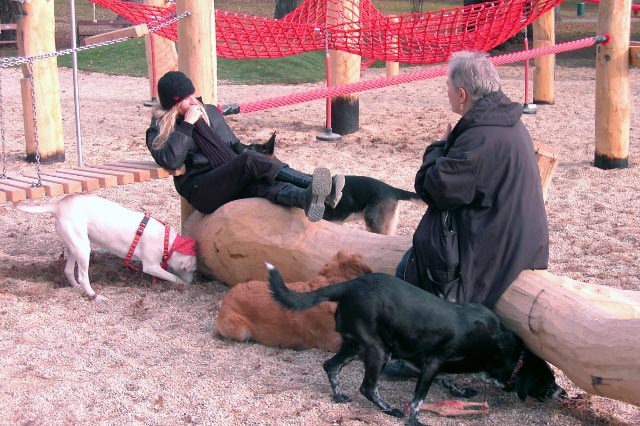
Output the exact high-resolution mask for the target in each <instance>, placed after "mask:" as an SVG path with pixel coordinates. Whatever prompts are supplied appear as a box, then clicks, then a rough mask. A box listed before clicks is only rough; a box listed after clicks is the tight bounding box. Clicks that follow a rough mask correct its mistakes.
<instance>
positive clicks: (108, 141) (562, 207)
mask: <svg viewBox="0 0 640 426" xmlns="http://www.w3.org/2000/svg"><path fill="white" fill-rule="evenodd" d="M500 72H501V74H502V76H503V80H504V85H505V92H506V93H507V94H508V95H510V96H511V97H512V98H513V99H515V100H518V101H522V100H523V90H524V83H523V67H522V66H518V67H502V68H501V69H500ZM380 75H381V74H380V71H377V70H369V71H367V72H366V73H365V75H364V77H363V78H373V77H378V76H380ZM0 78H1V81H2V91H3V96H2V100H1V101H2V108H3V116H4V120H3V125H4V127H5V141H4V146H5V152H6V164H5V166H4V167H5V168H6V173H7V174H9V175H12V174H13V175H16V174H21V173H28V172H34V171H35V166H34V165H33V164H29V163H26V162H24V157H25V148H24V146H25V145H24V130H23V121H22V106H21V101H20V89H19V81H18V80H19V78H20V72H19V70H18V69H6V68H2V69H0ZM556 81H557V82H556V103H555V105H551V106H540V107H539V108H538V113H537V114H536V115H528V116H525V117H524V121H525V123H526V125H527V126H528V128H529V129H530V131H531V133H532V135H533V137H534V139H535V140H537V141H540V142H543V143H545V144H548V145H550V146H551V147H553V149H555V150H556V152H557V154H558V155H559V156H560V158H561V160H562V163H561V164H560V166H559V168H558V170H557V172H556V175H555V177H554V179H553V184H552V186H551V190H550V193H549V200H548V203H547V212H548V216H549V223H550V231H551V260H550V270H551V272H554V273H556V274H559V275H564V276H567V277H570V278H573V279H577V280H581V281H584V282H588V283H597V284H604V285H608V286H612V287H616V288H622V289H630V290H640V271H639V269H638V268H639V266H638V265H639V264H640V222H639V221H638V216H640V167H639V166H638V165H639V163H638V158H639V157H640V84H638V82H640V70H638V69H635V70H632V76H631V81H632V88H631V90H632V95H631V101H632V103H633V104H632V116H631V138H630V147H629V159H630V167H629V168H626V169H620V170H610V171H605V170H600V169H597V168H594V167H593V166H592V161H593V157H594V149H595V142H594V123H595V118H594V114H595V112H594V109H595V107H594V105H595V72H594V70H593V69H590V68H558V69H557V71H556ZM79 82H80V87H79V92H80V98H81V105H80V115H81V134H82V144H83V148H82V149H83V158H84V163H85V165H91V164H98V163H104V162H108V161H112V160H122V159H144V160H149V159H151V157H150V156H149V154H148V153H147V150H146V148H145V146H144V142H143V135H144V131H145V129H146V127H147V125H148V122H149V116H150V110H149V108H146V107H144V106H143V101H146V100H148V99H149V86H148V82H147V80H146V79H142V78H131V77H113V76H106V75H101V74H91V73H84V72H80V74H79ZM60 84H61V87H62V95H61V97H62V105H63V125H64V132H65V150H66V159H67V160H66V161H65V163H64V164H59V163H58V164H55V165H47V166H43V169H45V170H50V169H59V168H63V167H65V168H68V167H74V166H76V165H77V154H76V149H77V148H76V137H75V124H74V104H73V88H72V76H71V72H70V71H69V70H67V69H61V70H60ZM321 85H322V84H309V85H299V86H275V85H271V86H239V85H229V84H225V83H224V82H221V83H220V85H219V101H220V103H227V102H239V103H243V102H249V101H256V100H260V99H265V98H268V97H272V96H279V95H283V94H287V93H297V92H300V91H304V90H308V89H311V88H316V87H320V86H321ZM324 105H325V103H324V101H314V102H310V103H304V104H298V105H291V106H287V107H281V108H276V109H271V110H266V111H262V112H256V113H251V114H240V115H237V116H231V117H229V122H230V124H231V126H232V127H233V129H234V130H235V131H236V133H237V135H238V136H239V137H240V138H241V139H242V140H243V141H245V142H258V141H265V140H266V139H267V138H268V136H269V135H270V133H271V132H272V131H273V130H277V131H278V133H279V144H278V146H277V153H278V155H279V157H280V158H282V159H283V160H285V161H287V162H289V163H290V164H291V165H292V166H294V167H297V168H299V169H301V170H304V171H311V170H312V169H313V167H314V166H316V165H327V166H329V167H330V168H331V169H332V171H334V172H341V173H346V174H363V175H369V176H372V177H375V178H378V179H381V180H384V181H386V182H388V183H390V184H393V185H395V186H398V187H402V188H405V189H411V188H412V185H413V177H414V174H415V172H416V170H417V168H418V166H419V164H420V158H421V155H422V152H423V150H424V148H425V146H426V145H427V144H428V143H429V142H430V141H432V140H434V138H435V137H436V135H437V134H439V132H440V131H441V130H442V129H443V128H444V127H445V126H446V124H447V123H454V122H455V120H456V116H455V115H454V114H453V113H451V112H449V111H448V104H447V98H446V92H445V81H444V78H436V79H432V80H426V81H421V82H416V83H412V84H407V85H404V86H392V87H388V88H384V89H377V90H372V91H368V92H364V93H362V94H361V95H360V126H361V129H360V130H359V131H358V132H356V133H354V134H352V135H348V136H345V137H343V139H342V140H341V141H340V142H337V143H325V142H318V141H316V139H315V136H316V135H317V134H319V133H321V132H322V131H323V129H324V124H325V115H324ZM96 193H97V194H98V195H100V196H103V197H106V198H108V199H111V200H114V201H116V202H119V203H121V204H123V205H125V206H127V207H129V208H132V209H136V210H140V211H149V212H150V213H151V214H152V215H153V216H155V217H157V218H159V219H163V220H166V221H168V222H169V223H170V224H173V225H176V226H178V225H179V223H180V203H179V199H178V197H177V195H176V193H175V191H174V189H173V185H172V182H171V180H170V179H161V180H154V181H151V182H147V183H142V184H133V185H126V186H120V187H116V188H111V189H103V190H98V191H96ZM45 201H50V200H45ZM39 202H43V201H39ZM423 213H424V212H423V210H422V209H421V208H419V207H417V206H414V205H412V204H409V203H407V204H406V205H403V206H402V214H401V217H400V226H399V231H398V232H399V233H400V234H404V235H411V234H412V232H413V229H414V228H415V226H416V225H417V223H418V221H419V219H420V217H421V216H422V214H423ZM0 217H1V218H2V220H1V221H0V353H1V354H2V356H1V357H0V407H1V408H0V413H1V414H0V424H1V425H27V424H29V425H44V424H47V425H48V424H52V425H67V424H100V425H122V424H140V425H142V424H145V425H169V424H172V425H174V424H203V425H314V426H315V425H323V424H327V425H364V424H375V425H398V424H401V421H400V420H398V419H394V418H391V417H388V416H385V415H384V414H381V413H380V412H379V411H378V410H377V409H375V407H374V406H373V405H372V404H371V403H369V402H368V401H367V400H365V398H364V397H362V396H361V395H360V394H359V393H358V387H359V383H360V380H361V377H362V367H361V364H360V363H357V362H355V363H352V364H351V365H350V366H348V367H347V368H346V369H345V371H344V372H343V374H342V378H343V381H344V389H345V390H346V391H347V392H348V393H350V394H351V395H352V397H353V401H352V402H350V403H347V404H342V405H339V404H335V403H333V402H331V400H330V396H329V395H330V388H329V384H328V382H327V379H326V377H325V374H324V372H323V371H322V368H321V364H322V362H323V361H324V360H325V359H326V358H328V356H329V354H328V353H325V352H322V351H319V350H309V351H292V350H283V349H279V348H270V347H264V346H261V345H257V344H252V343H238V342H231V341H224V340H221V339H219V338H217V337H215V336H213V335H212V324H213V322H214V321H215V318H216V313H217V311H218V308H219V306H220V303H221V300H222V297H223V296H224V294H225V292H226V290H227V288H226V287H225V285H223V284H221V283H219V282H215V281H211V280H209V279H208V278H206V277H204V276H202V275H200V276H198V278H197V280H196V284H195V285H193V286H189V287H187V288H184V289H178V288H174V287H171V286H170V285H168V284H162V283H160V284H156V285H152V284H151V279H150V278H149V277H148V276H144V275H141V274H138V273H135V272H133V271H130V270H127V269H126V268H125V267H124V265H123V263H122V261H121V260H119V259H117V258H115V257H114V256H112V255H110V254H109V253H105V252H104V251H100V250H94V252H93V254H92V263H91V266H90V276H91V280H92V283H93V286H94V288H95V289H96V290H97V291H98V292H99V293H101V294H103V295H105V296H106V297H107V298H108V300H106V301H103V302H95V301H89V300H87V299H86V298H84V297H82V296H81V295H80V293H79V292H78V291H77V290H75V289H72V288H70V287H68V286H67V285H66V280H65V278H64V276H63V274H62V270H61V263H60V261H59V257H60V255H61V253H62V250H63V246H62V242H61V241H60V239H59V237H58V235H57V234H56V232H55V227H54V222H53V219H52V218H51V217H48V216H37V215H29V214H27V213H23V212H20V211H17V210H15V209H14V208H13V207H12V205H11V204H10V203H7V204H5V205H2V206H0ZM347 226H362V225H361V224H356V225H347ZM612 355H613V356H615V354H612ZM557 373H558V381H559V383H560V384H561V385H562V386H564V387H565V388H566V389H567V391H568V392H569V395H570V396H571V398H572V399H571V400H570V401H569V402H568V403H565V404H559V403H547V404H541V403H537V402H536V403H526V404H523V403H522V402H520V401H519V400H518V399H517V397H516V395H514V394H507V393H504V392H502V391H500V390H497V389H495V388H493V387H492V386H490V385H485V384H482V383H480V382H478V381H476V380H475V379H474V378H473V377H471V376H461V377H460V381H461V382H463V383H467V384H470V385H472V386H474V387H476V388H477V389H478V390H479V394H478V396H476V397H475V398H474V400H476V401H488V403H489V405H490V407H491V412H490V414H488V415H483V416H472V417H467V418H456V419H446V418H442V417H438V416H437V415H435V414H430V413H423V414H422V415H421V418H422V419H423V420H424V421H428V422H429V423H430V424H432V425H454V424H455V425H476V424H477V425H479V424H483V425H484V424H496V425H498V424H500V425H503V424H520V425H548V424H553V425H580V424H615V425H621V424H625V425H632V424H640V408H638V407H635V406H632V405H629V404H625V403H621V402H618V401H613V400H610V399H607V398H601V397H597V396H589V395H585V394H584V392H583V391H582V390H580V389H579V388H577V387H576V386H575V385H574V384H573V383H571V382H570V381H569V380H568V379H567V378H566V376H564V374H563V373H562V372H561V371H557ZM414 386H415V382H414V381H411V380H410V381H395V380H388V379H385V380H384V381H383V382H382V384H381V393H382V394H383V395H384V396H385V397H386V398H388V400H389V401H390V402H391V403H392V404H393V405H396V406H401V405H403V404H404V403H405V402H406V401H407V400H408V399H409V398H410V395H411V392H412V389H413V387H414ZM447 397H448V395H447V394H446V393H445V392H444V391H443V390H442V388H441V387H440V386H434V387H433V389H432V391H431V392H430V394H429V396H428V399H429V400H430V401H438V400H441V399H444V398H447Z"/></svg>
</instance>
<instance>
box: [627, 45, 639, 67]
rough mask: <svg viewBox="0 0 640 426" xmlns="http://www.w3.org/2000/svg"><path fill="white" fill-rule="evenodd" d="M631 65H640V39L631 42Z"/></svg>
mask: <svg viewBox="0 0 640 426" xmlns="http://www.w3.org/2000/svg"><path fill="white" fill-rule="evenodd" d="M629 66H632V67H640V41H631V42H630V43H629Z"/></svg>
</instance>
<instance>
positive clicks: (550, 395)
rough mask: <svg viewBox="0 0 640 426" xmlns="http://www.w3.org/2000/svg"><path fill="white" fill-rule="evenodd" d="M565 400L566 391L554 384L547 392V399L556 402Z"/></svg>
mask: <svg viewBox="0 0 640 426" xmlns="http://www.w3.org/2000/svg"><path fill="white" fill-rule="evenodd" d="M565 398H567V391H565V390H564V389H563V388H562V387H560V386H558V385H557V384H556V383H554V384H553V385H552V386H551V387H550V388H549V390H548V391H547V399H552V400H558V399H565Z"/></svg>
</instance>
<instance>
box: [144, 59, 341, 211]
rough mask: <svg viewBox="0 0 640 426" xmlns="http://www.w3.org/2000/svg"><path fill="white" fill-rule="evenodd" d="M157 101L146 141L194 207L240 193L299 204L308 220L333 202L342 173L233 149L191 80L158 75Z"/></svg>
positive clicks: (227, 131)
mask: <svg viewBox="0 0 640 426" xmlns="http://www.w3.org/2000/svg"><path fill="white" fill-rule="evenodd" d="M158 98H159V100H160V104H159V105H158V106H157V107H156V108H155V109H154V112H153V119H152V121H151V125H150V126H149V128H148V129H147V132H146V142H147V147H148V148H149V151H150V152H151V155H152V156H153V158H154V160H155V161H156V163H157V164H158V165H160V166H161V167H164V168H166V169H169V170H176V171H177V172H176V173H175V175H174V178H173V183H174V186H175V188H176V190H177V191H178V193H179V194H180V195H181V196H182V197H184V198H185V199H186V200H187V201H188V202H189V203H190V204H191V205H192V206H193V207H194V208H195V209H196V210H198V211H200V212H201V213H204V214H208V213H212V212H214V211H215V210H216V209H218V208H219V207H221V206H222V205H223V204H225V203H228V202H230V201H233V200H237V199H240V198H249V197H263V198H266V199H268V200H269V201H271V202H274V203H276V204H279V205H282V206H285V207H298V208H301V209H304V212H305V214H306V216H307V218H308V219H309V220H310V221H311V222H317V221H319V220H320V219H322V216H323V214H324V205H325V203H327V204H328V205H330V206H331V207H335V206H336V205H337V204H338V202H339V201H340V197H341V196H342V188H343V187H344V176H342V175H336V176H333V177H331V173H330V172H329V170H328V169H326V168H324V167H319V168H316V169H315V170H314V172H313V175H312V176H309V175H307V174H304V173H301V172H299V171H297V170H294V169H292V168H290V167H289V166H287V165H286V164H284V163H283V162H281V161H280V160H278V159H276V158H275V157H268V156H265V155H263V154H261V153H257V152H255V151H245V152H243V153H241V154H236V153H235V152H234V151H233V150H232V149H231V145H232V144H236V143H238V142H239V140H238V138H237V137H236V135H235V134H234V133H233V131H232V130H231V128H230V127H229V126H228V125H227V123H226V121H225V120H224V117H223V116H222V114H221V113H220V111H219V110H218V108H217V107H215V106H214V105H204V104H203V103H202V102H201V101H200V100H198V99H197V98H196V97H195V87H194V86H193V83H192V82H191V80H190V79H189V78H188V77H187V76H186V75H185V74H184V73H182V72H180V71H169V72H168V73H166V74H165V75H164V76H162V78H160V80H158Z"/></svg>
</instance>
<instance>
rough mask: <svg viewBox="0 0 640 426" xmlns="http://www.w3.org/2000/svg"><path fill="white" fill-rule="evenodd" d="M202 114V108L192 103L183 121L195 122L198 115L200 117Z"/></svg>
mask: <svg viewBox="0 0 640 426" xmlns="http://www.w3.org/2000/svg"><path fill="white" fill-rule="evenodd" d="M203 115H204V110H203V109H202V108H201V107H200V106H198V105H193V106H192V107H191V108H189V110H188V111H187V113H186V114H185V115H184V121H186V122H187V123H191V124H196V121H198V119H200V117H202V116H203Z"/></svg>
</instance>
